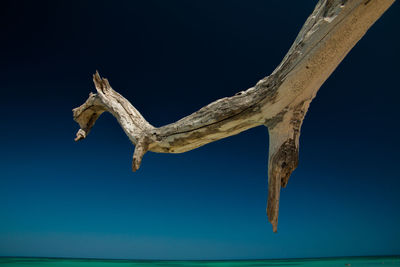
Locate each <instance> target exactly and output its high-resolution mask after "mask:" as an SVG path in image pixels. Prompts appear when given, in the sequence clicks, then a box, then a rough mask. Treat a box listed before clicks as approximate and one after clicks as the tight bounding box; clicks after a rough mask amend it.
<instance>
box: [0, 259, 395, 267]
mask: <svg viewBox="0 0 400 267" xmlns="http://www.w3.org/2000/svg"><path fill="white" fill-rule="evenodd" d="M0 266H7V267H42V266H43V267H50V266H51V267H53V266H54V267H58V266H60V267H84V266H88V267H97V266H99V267H128V266H129V267H136V266H143V267H150V266H158V267H162V266H170V267H171V266H176V267H178V266H193V267H194V266H208V267H214V266H215V267H227V266H233V267H237V266H254V267H255V266H257V267H262V266H311V267H317V266H327V267H329V266H351V267H355V266H368V267H374V266H379V267H384V266H400V256H390V257H342V258H312V259H279V260H227V261H225V260H224V261H158V260H157V261H155V260H101V259H61V258H10V257H3V258H0Z"/></svg>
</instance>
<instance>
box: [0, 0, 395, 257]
mask: <svg viewBox="0 0 400 267" xmlns="http://www.w3.org/2000/svg"><path fill="white" fill-rule="evenodd" d="M82 2H83V3H82ZM216 2H217V3H216ZM315 3H316V1H308V2H307V3H305V2H304V1H292V2H291V3H290V8H288V4H287V3H284V1H278V0H276V1H261V0H260V1H247V2H246V1H161V0H160V1H143V2H134V1H120V2H118V3H116V2H114V1H40V2H33V1H29V2H22V1H9V2H7V1H2V3H1V8H0V32H1V42H0V51H1V52H0V53H1V60H0V88H1V95H2V96H1V102H2V103H1V105H0V111H1V114H2V120H1V124H0V147H1V149H0V256H53V257H100V258H101V257H103V258H133V259H139V258H162V259H225V258H285V257H320V256H339V255H378V254H400V227H398V226H399V225H400V212H399V204H400V194H399V187H400V179H399V178H400V174H399V170H398V164H399V161H400V156H399V151H400V143H399V138H398V135H399V131H400V126H399V115H400V112H399V110H398V108H399V98H400V92H399V89H400V87H399V84H398V76H399V74H398V73H399V67H398V62H400V53H399V47H400V38H399V35H398V29H399V27H400V22H399V20H398V18H399V16H400V8H399V6H398V4H394V5H393V6H392V7H391V8H390V9H389V10H388V11H387V12H386V13H385V14H384V15H383V17H382V18H381V19H380V20H379V21H378V22H377V23H376V24H375V25H374V26H373V27H372V28H371V29H370V31H369V32H368V33H367V34H366V35H365V36H364V38H363V39H362V40H361V41H360V42H359V43H358V44H357V45H356V47H355V48H354V49H353V50H352V51H351V52H350V54H349V55H348V56H347V57H346V58H345V60H344V61H343V62H342V63H341V65H340V66H339V67H338V68H337V69H336V71H335V72H334V73H333V75H332V76H331V77H330V78H329V79H328V80H327V82H326V83H325V84H324V85H323V87H322V88H321V90H320V91H319V93H318V95H317V97H316V99H315V100H314V101H313V102H312V104H311V107H310V110H309V112H308V114H307V116H306V119H305V121H304V124H303V128H302V136H301V139H300V165H299V167H298V169H297V170H296V171H295V172H294V173H293V175H292V177H291V179H290V181H289V184H288V186H287V188H286V189H284V190H283V191H282V194H281V205H280V217H279V229H278V233H277V234H274V233H273V232H272V227H271V225H270V224H269V223H268V222H267V217H266V213H265V207H266V199H267V155H268V133H267V130H266V128H264V127H259V128H254V129H251V130H249V131H247V132H244V133H241V134H240V135H237V136H233V137H230V138H227V139H224V140H220V141H218V142H215V143H211V144H209V145H206V146H204V147H201V148H199V149H196V150H194V151H190V152H187V153H184V154H178V155H172V154H155V153H148V154H146V155H145V157H144V159H143V163H142V166H141V168H140V170H139V171H138V172H136V173H132V172H131V158H132V153H133V149H134V148H133V145H132V144H131V143H130V142H129V140H128V138H127V137H126V136H125V134H124V133H123V131H122V129H121V128H120V127H119V125H118V123H117V122H116V120H115V119H114V118H113V117H112V116H111V115H110V114H105V115H102V117H101V118H100V119H99V120H98V121H97V123H96V125H95V127H94V128H93V131H92V132H91V133H90V135H89V137H88V138H87V139H86V140H84V141H82V142H79V143H75V142H74V141H73V138H74V137H75V133H76V131H77V130H78V125H77V124H76V123H75V122H74V121H73V120H72V112H71V109H72V108H74V107H77V106H79V105H81V104H82V103H83V102H84V101H85V100H86V98H87V96H88V94H89V92H91V91H94V87H93V84H92V81H91V75H92V74H93V73H94V71H95V70H96V69H97V70H99V72H100V74H101V75H103V76H105V77H107V78H109V80H110V82H111V85H112V86H113V88H114V89H115V90H117V91H118V92H120V93H121V94H122V95H124V96H125V97H126V98H127V99H129V100H130V101H131V102H132V104H133V105H134V106H135V107H137V108H138V110H139V111H140V112H141V113H142V114H143V115H144V116H145V118H146V119H147V120H148V121H149V122H150V123H151V124H153V125H155V126H161V125H164V124H167V123H171V122H174V121H176V120H177V119H180V118H181V117H183V116H186V115H188V114H190V113H192V112H194V111H196V110H197V109H199V108H200V107H202V106H204V105H206V104H208V103H210V102H211V101H214V100H216V99H218V98H221V97H225V96H230V95H233V94H235V93H236V92H238V91H240V90H243V89H247V88H249V87H251V86H253V85H254V84H255V83H256V82H257V81H258V80H259V79H261V78H263V77H264V76H266V75H268V74H270V73H271V72H272V71H273V69H274V68H275V67H276V66H277V64H278V63H279V62H280V61H281V59H282V58H283V56H284V54H285V53H286V51H287V50H288V48H289V47H290V45H291V43H292V42H293V40H294V38H295V37H296V35H297V32H298V31H299V29H300V27H301V26H302V25H303V23H304V21H305V19H306V18H307V17H308V15H309V14H310V13H311V12H312V9H313V7H314V5H315Z"/></svg>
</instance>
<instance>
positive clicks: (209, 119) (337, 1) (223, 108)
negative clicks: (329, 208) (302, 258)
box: [73, 0, 394, 232]
mask: <svg viewBox="0 0 400 267" xmlns="http://www.w3.org/2000/svg"><path fill="white" fill-rule="evenodd" d="M393 2H394V0H320V1H319V2H318V3H317V5H316V7H315V9H314V11H313V13H312V14H311V15H310V17H309V18H308V19H307V21H306V22H305V24H304V26H303V27H302V29H301V30H300V32H299V34H298V36H297V38H296V40H295V41H294V43H293V45H292V46H291V48H290V49H289V51H288V53H287V54H286V56H285V57H284V59H283V60H282V62H281V63H280V64H279V66H278V67H277V68H276V69H275V70H274V72H273V73H272V74H271V75H270V76H268V77H266V78H264V79H262V80H260V81H259V82H258V83H257V84H256V85H255V86H254V87H251V88H249V89H247V90H246V91H242V92H239V93H237V94H236V95H234V96H232V97H226V98H222V99H219V100H217V101H215V102H213V103H211V104H209V105H207V106H205V107H203V108H201V109H200V110H198V111H197V112H195V113H193V114H191V115H189V116H187V117H185V118H182V119H181V120H179V121H177V122H175V123H172V124H168V125H166V126H163V127H160V128H155V127H153V126H152V125H150V124H149V123H148V122H147V121H146V120H145V119H144V118H143V116H142V115H141V114H140V113H139V112H138V111H137V110H136V109H135V108H134V107H133V106H132V104H131V103H130V102H129V101H128V100H126V99H125V98H124V97H123V96H121V95H120V94H118V93H117V92H115V91H114V90H113V89H112V88H111V86H110V84H109V82H108V80H107V79H104V78H101V77H100V75H99V74H98V73H97V72H96V74H95V75H94V76H93V81H94V84H95V86H96V90H97V94H90V95H89V98H88V99H87V100H86V102H85V103H84V104H83V105H82V106H80V107H78V108H76V109H74V110H73V115H74V120H75V121H76V122H77V123H79V126H80V129H79V131H78V133H77V137H76V139H75V140H76V141H78V140H81V139H84V138H86V136H87V135H88V134H89V132H90V130H91V128H92V127H93V125H94V123H95V121H96V120H97V119H98V117H99V116H100V115H101V114H102V113H103V112H104V111H108V112H110V113H111V114H112V115H114V117H116V119H117V120H118V122H119V123H120V125H121V127H122V129H123V130H124V131H125V133H126V134H127V136H128V137H129V139H130V140H131V141H132V143H133V144H134V145H136V148H135V152H134V155H133V161H132V170H133V171H136V170H137V169H138V168H139V166H140V163H141V161H142V158H143V155H144V154H145V153H146V151H153V152H162V153H181V152H185V151H188V150H192V149H195V148H197V147H199V146H202V145H205V144H207V143H210V142H213V141H216V140H219V139H222V138H225V137H228V136H231V135H235V134H238V133H240V132H242V131H245V130H247V129H249V128H252V127H256V126H259V125H265V126H267V127H268V130H269V135H270V151H269V163H268V169H269V171H268V187H269V190H268V205H267V215H268V218H269V221H270V222H271V223H272V225H273V231H274V232H276V231H277V224H278V212H279V198H280V190H281V187H285V186H286V185H287V182H288V180H289V177H290V175H291V173H292V172H293V170H294V169H295V168H296V167H297V164H298V151H299V137H300V127H301V124H302V122H303V119H304V116H305V114H306V112H307V110H308V107H309V104H310V102H311V101H312V99H313V98H314V97H315V95H316V93H317V91H318V90H319V88H320V87H321V85H322V84H323V83H324V82H325V80H326V79H327V78H328V77H329V76H330V75H331V73H332V72H333V71H334V69H335V68H336V67H337V66H338V64H339V63H340V62H341V61H342V60H343V58H344V57H345V56H346V54H347V53H348V52H349V51H350V50H351V48H353V46H354V45H355V44H356V43H357V42H358V41H359V40H360V38H361V37H362V36H363V35H364V34H365V33H366V31H367V30H368V29H369V27H371V26H372V24H373V23H374V22H375V21H376V20H377V19H378V18H379V17H380V16H381V15H382V14H383V13H384V12H385V10H386V9H388V8H389V7H390V5H391V4H392V3H393Z"/></svg>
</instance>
